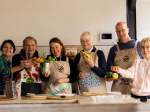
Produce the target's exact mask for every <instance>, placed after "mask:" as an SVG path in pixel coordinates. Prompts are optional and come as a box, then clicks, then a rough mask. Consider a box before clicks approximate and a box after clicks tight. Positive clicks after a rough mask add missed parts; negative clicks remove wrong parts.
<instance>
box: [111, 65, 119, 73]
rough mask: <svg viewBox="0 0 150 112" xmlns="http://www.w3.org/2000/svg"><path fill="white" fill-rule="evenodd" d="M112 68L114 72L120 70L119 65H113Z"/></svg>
mask: <svg viewBox="0 0 150 112" xmlns="http://www.w3.org/2000/svg"><path fill="white" fill-rule="evenodd" d="M111 70H112V71H114V72H119V66H111Z"/></svg>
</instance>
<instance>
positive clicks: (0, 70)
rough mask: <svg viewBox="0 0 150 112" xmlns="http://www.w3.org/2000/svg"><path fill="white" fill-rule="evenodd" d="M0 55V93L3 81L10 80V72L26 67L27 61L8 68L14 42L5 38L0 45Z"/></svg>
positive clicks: (3, 86)
mask: <svg viewBox="0 0 150 112" xmlns="http://www.w3.org/2000/svg"><path fill="white" fill-rule="evenodd" d="M1 52H2V54H1V56H0V95H3V94H4V89H5V82H6V81H9V80H10V77H11V74H12V73H14V72H16V71H18V70H21V69H23V68H24V67H28V65H29V63H27V61H23V62H22V63H21V64H20V65H19V66H16V67H13V68H10V57H11V56H12V54H13V53H14V52H15V44H14V43H13V41H12V40H5V41H4V42H3V43H2V45H1Z"/></svg>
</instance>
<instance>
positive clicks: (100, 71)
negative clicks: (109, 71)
mask: <svg viewBox="0 0 150 112" xmlns="http://www.w3.org/2000/svg"><path fill="white" fill-rule="evenodd" d="M97 56H98V65H99V67H96V66H95V65H94V67H93V68H91V70H92V71H94V72H95V73H96V74H97V75H99V76H100V77H102V78H104V77H105V75H106V60H105V56H104V53H103V51H100V50H98V51H97Z"/></svg>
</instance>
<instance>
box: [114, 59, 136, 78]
mask: <svg viewBox="0 0 150 112" xmlns="http://www.w3.org/2000/svg"><path fill="white" fill-rule="evenodd" d="M136 66H137V60H136V61H135V62H134V63H133V65H132V66H131V67H130V68H128V69H122V68H119V67H112V68H111V69H112V71H115V72H118V73H119V74H120V75H121V76H123V77H125V78H134V76H135V74H136V71H137V69H136Z"/></svg>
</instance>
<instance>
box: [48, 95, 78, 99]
mask: <svg viewBox="0 0 150 112" xmlns="http://www.w3.org/2000/svg"><path fill="white" fill-rule="evenodd" d="M47 98H48V99H51V100H73V99H76V97H75V96H65V97H61V96H48V97H47Z"/></svg>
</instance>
